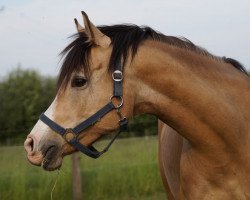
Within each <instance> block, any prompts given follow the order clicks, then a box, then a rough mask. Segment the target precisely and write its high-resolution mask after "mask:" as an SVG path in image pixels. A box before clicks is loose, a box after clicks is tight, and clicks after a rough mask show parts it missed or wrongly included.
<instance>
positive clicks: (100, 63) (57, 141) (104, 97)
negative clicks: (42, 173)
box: [24, 12, 133, 170]
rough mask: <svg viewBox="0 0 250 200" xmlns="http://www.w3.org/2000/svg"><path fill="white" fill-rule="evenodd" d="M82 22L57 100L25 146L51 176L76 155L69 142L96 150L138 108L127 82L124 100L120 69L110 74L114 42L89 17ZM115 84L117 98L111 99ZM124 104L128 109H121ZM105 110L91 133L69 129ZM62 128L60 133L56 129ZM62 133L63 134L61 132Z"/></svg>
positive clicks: (90, 127)
mask: <svg viewBox="0 0 250 200" xmlns="http://www.w3.org/2000/svg"><path fill="white" fill-rule="evenodd" d="M83 19H84V25H85V28H83V27H81V26H80V25H79V23H78V22H77V20H75V23H76V26H77V30H78V35H77V39H76V40H75V41H74V42H72V43H71V44H70V45H69V46H68V47H66V49H65V50H64V53H65V60H64V63H63V65H62V68H61V72H60V76H59V79H58V92H57V95H56V97H55V99H54V101H53V102H52V104H51V105H50V107H49V108H48V109H47V111H46V112H45V113H44V114H45V115H44V116H43V117H44V118H40V120H39V121H38V122H37V123H36V125H35V126H34V128H33V130H32V131H31V133H30V134H29V135H28V136H27V139H26V141H25V143H24V146H25V149H26V151H27V155H28V159H29V161H30V162H31V163H32V164H34V165H39V166H40V165H42V166H43V168H44V169H46V170H54V169H57V168H59V167H60V166H61V164H62V158H63V156H65V155H67V154H71V153H72V152H74V151H76V150H77V148H76V146H74V145H72V144H70V143H69V141H71V140H72V139H76V140H77V142H78V143H77V144H78V145H80V146H81V147H82V146H83V147H84V148H86V147H88V148H87V149H92V147H91V144H92V143H94V142H95V141H96V140H97V139H98V138H100V137H101V136H102V135H104V134H107V133H110V132H112V131H114V130H117V129H118V128H119V120H120V119H123V118H122V117H121V116H126V117H129V116H131V115H132V112H133V110H132V109H133V106H132V107H131V106H129V105H131V104H132V103H133V97H132V95H131V91H130V89H131V88H130V87H129V85H128V84H129V83H128V81H126V80H125V79H124V80H123V81H122V82H123V87H122V88H123V91H122V93H123V98H124V99H122V96H121V95H122V94H119V93H120V91H119V90H120V89H121V85H120V84H121V79H122V74H121V73H120V72H119V69H118V73H114V71H115V69H117V66H112V67H114V70H108V69H110V67H109V66H110V65H112V61H111V60H110V57H111V54H113V44H112V41H111V38H110V37H108V36H107V35H105V34H104V33H102V32H101V31H100V29H99V28H97V27H95V26H94V25H93V24H92V23H91V21H90V20H89V19H88V17H87V15H86V14H85V13H84V12H83ZM121 62H122V60H121ZM118 68H119V66H118ZM108 71H110V72H108ZM112 75H113V76H112ZM115 80H116V81H117V83H118V85H116V86H115V87H117V88H118V89H116V90H118V91H116V92H118V95H115V97H112V96H113V95H114V94H113V92H114V91H113V90H114V89H113V88H114V82H115ZM125 88H127V90H126V89H125ZM129 88H130V89H129ZM123 101H124V102H125V103H124V105H123V106H122V107H121V108H119V109H117V106H118V107H119V106H120V105H121V104H122V103H123ZM108 103H109V106H108ZM105 105H106V107H105ZM102 107H105V108H104V110H105V109H106V111H105V113H104V114H103V113H102V114H100V115H98V116H97V118H101V119H100V120H99V119H97V118H96V117H94V118H95V119H91V120H92V121H91V120H90V122H87V124H88V126H87V127H85V128H81V127H80V128H79V127H78V129H77V131H73V132H72V130H71V129H70V131H69V129H66V128H74V127H76V126H77V125H79V124H81V122H83V121H85V120H86V119H88V118H89V117H90V116H92V115H93V114H94V113H96V112H97V111H98V110H100V109H101V108H102ZM107 109H109V110H107ZM117 111H119V112H120V115H118V114H119V113H118V114H117ZM48 121H49V122H48ZM92 123H93V125H90V124H92ZM57 125H58V126H59V130H58V129H56V128H55V126H57ZM85 125H86V123H85ZM83 126H84V125H83ZM60 128H61V129H63V130H62V131H61V132H60ZM75 132H77V133H75ZM58 133H59V134H58ZM81 147H80V148H81ZM78 150H79V149H78Z"/></svg>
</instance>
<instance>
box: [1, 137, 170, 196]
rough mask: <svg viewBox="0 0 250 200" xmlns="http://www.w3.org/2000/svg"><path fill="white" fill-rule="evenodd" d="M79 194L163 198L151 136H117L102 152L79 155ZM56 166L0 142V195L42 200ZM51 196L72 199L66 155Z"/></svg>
mask: <svg viewBox="0 0 250 200" xmlns="http://www.w3.org/2000/svg"><path fill="white" fill-rule="evenodd" d="M81 169H82V172H81V173H82V180H83V192H84V200H106V199H109V200H116V199H117V200H118V199H119V200H161V199H166V197H165V194H164V190H163V186H162V183H161V179H160V175H159V168H158V163H157V138H156V137H149V138H130V139H120V140H117V141H116V142H115V143H114V145H113V146H112V147H111V149H110V150H109V152H108V153H107V154H106V155H104V156H103V157H101V158H99V159H97V160H93V159H91V158H87V157H86V156H84V155H82V156H81ZM57 175H58V172H45V171H43V170H42V169H41V168H39V167H35V166H32V165H30V164H29V163H28V161H27V159H26V156H25V152H24V150H23V147H22V146H11V147H0V200H12V199H13V200H17V199H18V200H29V199H36V200H47V199H50V193H51V190H52V187H53V185H54V183H55V181H56V178H57ZM53 199H54V200H57V199H58V200H59V199H60V200H63V199H65V200H70V199H72V189H71V159H70V157H69V156H68V157H66V158H65V159H64V164H63V167H62V169H61V170H60V171H59V176H58V182H57V185H56V187H55V190H54V192H53Z"/></svg>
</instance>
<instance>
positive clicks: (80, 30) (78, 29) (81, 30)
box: [74, 18, 84, 33]
mask: <svg viewBox="0 0 250 200" xmlns="http://www.w3.org/2000/svg"><path fill="white" fill-rule="evenodd" d="M74 20H75V24H76V29H77V31H78V33H80V32H84V28H83V27H82V26H81V25H80V24H79V23H78V21H77V19H76V18H75V19H74Z"/></svg>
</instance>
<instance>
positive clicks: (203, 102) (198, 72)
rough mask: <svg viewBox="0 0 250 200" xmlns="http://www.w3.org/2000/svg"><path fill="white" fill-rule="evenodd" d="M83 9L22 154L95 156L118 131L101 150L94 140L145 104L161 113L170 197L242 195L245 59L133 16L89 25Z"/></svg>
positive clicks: (57, 159)
mask: <svg viewBox="0 0 250 200" xmlns="http://www.w3.org/2000/svg"><path fill="white" fill-rule="evenodd" d="M82 14H83V19H84V25H85V27H84V28H83V27H82V26H81V25H80V24H79V23H78V22H77V20H75V23H76V26H77V30H78V33H77V34H76V35H75V40H74V41H73V42H72V43H71V44H69V46H67V47H66V48H65V49H64V51H63V52H62V54H63V55H64V62H63V64H62V67H61V71H60V74H59V79H58V91H57V95H56V97H55V99H54V101H53V102H52V104H51V105H50V107H49V108H48V109H47V111H46V112H45V113H44V114H42V115H41V117H40V120H39V121H38V122H37V124H36V125H35V126H34V128H33V130H32V131H31V133H30V134H29V135H28V136H27V139H26V141H25V144H24V146H25V149H26V151H27V156H28V160H29V161H30V162H31V163H32V164H34V165H38V166H42V167H43V168H44V169H45V170H55V169H58V168H60V166H61V164H62V159H63V157H64V156H65V155H68V154H71V153H73V152H74V151H76V150H79V151H81V152H83V153H85V154H86V155H89V156H91V157H94V158H97V157H99V156H100V155H101V154H103V153H104V152H106V151H107V149H108V148H109V146H110V145H111V144H112V142H113V141H114V139H115V138H116V137H117V136H118V134H116V135H115V138H113V139H112V141H111V142H110V144H109V145H108V146H107V147H106V148H105V149H104V150H103V151H101V152H98V151H97V150H96V149H95V148H94V147H93V146H92V144H93V143H94V142H95V141H96V140H98V139H99V138H100V137H101V136H103V135H106V134H108V133H110V132H112V131H114V130H118V129H120V131H123V130H124V129H126V125H127V121H128V119H129V118H131V117H132V116H134V115H138V114H142V113H148V114H151V115H155V116H157V117H158V118H159V119H160V120H161V121H162V122H160V123H159V133H160V134H159V161H160V169H161V175H162V179H163V182H164V186H165V188H166V191H167V196H168V199H191V200H201V199H217V200H225V199H230V200H232V199H242V200H243V199H250V79H249V77H248V75H247V73H246V71H245V69H244V67H243V66H242V65H241V64H240V63H239V62H237V61H236V60H234V59H231V58H225V57H217V56H213V55H212V54H210V53H209V52H207V51H206V50H204V49H202V48H200V47H198V46H196V45H194V44H193V43H191V42H190V41H188V40H187V39H184V38H182V39H180V38H177V37H172V36H165V35H163V34H161V33H159V32H156V31H154V30H153V29H151V28H149V27H138V26H136V25H124V24H123V25H114V26H100V27H96V26H94V25H93V24H92V22H91V21H90V20H89V19H88V16H87V15H86V14H85V13H84V12H82ZM120 131H119V132H120ZM119 132H118V133H119ZM142 150H143V149H142ZM138 153H140V152H138Z"/></svg>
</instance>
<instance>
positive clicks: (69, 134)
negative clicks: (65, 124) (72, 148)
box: [63, 128, 77, 142]
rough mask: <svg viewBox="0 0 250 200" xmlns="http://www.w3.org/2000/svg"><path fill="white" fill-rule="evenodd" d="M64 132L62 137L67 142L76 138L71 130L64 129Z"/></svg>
mask: <svg viewBox="0 0 250 200" xmlns="http://www.w3.org/2000/svg"><path fill="white" fill-rule="evenodd" d="M65 130H66V131H65V134H64V136H63V137H64V139H65V140H66V141H67V142H70V141H71V140H73V139H75V138H77V135H76V134H75V133H74V131H73V130H72V128H66V129H65Z"/></svg>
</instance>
